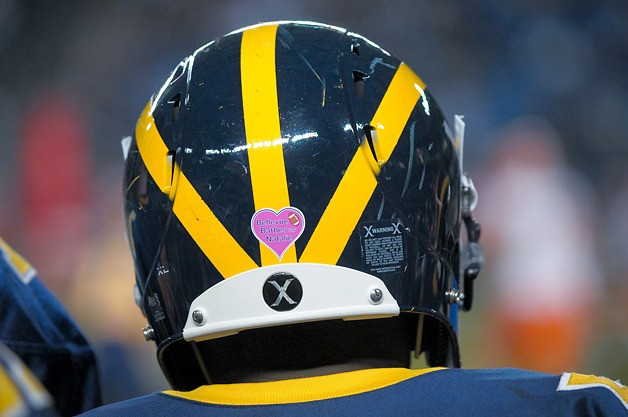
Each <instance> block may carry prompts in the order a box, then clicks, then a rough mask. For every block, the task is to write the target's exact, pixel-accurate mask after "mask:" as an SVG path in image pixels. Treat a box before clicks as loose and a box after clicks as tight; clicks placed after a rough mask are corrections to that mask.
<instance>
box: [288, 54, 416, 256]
mask: <svg viewBox="0 0 628 417" xmlns="http://www.w3.org/2000/svg"><path fill="white" fill-rule="evenodd" d="M424 90H425V84H424V83H423V81H421V79H420V78H419V77H418V76H417V75H416V74H415V73H414V72H413V71H412V70H411V69H410V67H408V66H407V65H406V64H404V63H402V64H401V65H400V66H399V68H398V69H397V72H396V73H395V75H394V77H393V79H392V81H391V82H390V85H389V86H388V89H387V90H386V93H385V94H384V97H383V98H382V101H381V103H380V105H379V107H378V109H377V111H376V112H375V115H374V116H373V119H372V120H371V126H372V127H373V128H374V131H375V134H374V135H373V136H374V138H373V139H374V140H373V147H374V150H375V153H376V155H377V161H375V160H374V158H373V155H372V153H371V151H370V149H369V146H368V144H367V143H366V141H363V143H362V145H361V146H360V148H359V149H358V151H357V152H356V154H355V155H354V157H353V159H352V160H351V162H350V163H349V167H348V168H347V172H346V173H345V175H344V176H343V177H342V180H341V181H340V184H339V185H338V188H337V189H336V191H335V192H334V195H333V196H332V198H331V200H330V202H329V204H328V205H327V208H326V209H325V212H324V213H323V215H322V217H321V219H320V221H319V223H318V225H317V226H316V229H315V230H314V232H313V234H312V237H311V238H310V240H309V242H308V244H307V246H306V247H305V250H304V251H303V254H302V255H301V258H300V259H299V262H319V263H326V264H332V265H333V264H336V262H338V259H339V258H340V255H341V254H342V251H343V250H344V247H345V245H346V244H347V241H348V240H349V237H350V236H351V232H352V231H353V230H354V229H355V226H356V224H357V222H358V221H359V219H360V217H361V216H362V213H363V212H364V209H365V207H366V205H367V204H368V202H369V200H370V199H371V196H372V195H373V192H374V191H375V187H376V186H377V175H379V173H380V170H381V169H380V166H381V165H383V164H385V163H386V162H387V161H388V158H390V155H391V154H392V152H393V150H394V149H395V147H396V146H397V142H398V141H399V137H400V136H401V134H402V132H403V129H404V127H405V126H406V123H407V121H408V118H409V117H410V114H411V113H412V110H413V109H414V107H415V105H416V103H417V101H418V100H419V98H420V97H421V95H422V94H424V93H423V91H424Z"/></svg>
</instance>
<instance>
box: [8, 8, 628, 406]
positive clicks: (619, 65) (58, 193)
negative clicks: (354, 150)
mask: <svg viewBox="0 0 628 417" xmlns="http://www.w3.org/2000/svg"><path fill="white" fill-rule="evenodd" d="M280 19H299V20H314V21H321V22H325V23H329V24H333V25H337V26H342V27H346V28H348V29H350V30H351V31H354V32H358V33H360V34H362V35H364V36H366V37H368V38H370V39H372V40H373V41H375V42H377V43H378V44H379V45H381V46H382V47H383V48H385V49H387V50H388V51H389V52H391V53H392V54H393V55H395V56H397V57H398V58H400V59H402V60H404V61H406V62H407V63H408V64H409V65H410V66H411V67H412V68H413V69H414V70H415V71H416V72H417V73H418V74H419V76H420V77H421V78H422V79H423V81H425V82H426V84H427V85H428V88H430V90H431V91H432V93H433V95H434V96H435V97H436V99H437V101H438V102H439V104H440V106H441V108H442V109H443V111H444V113H445V114H446V115H447V117H448V118H449V119H450V121H451V120H452V118H453V115H454V114H463V115H465V120H466V122H467V128H466V143H465V169H466V170H467V171H468V172H469V173H470V174H471V176H472V177H473V179H474V182H475V184H476V186H477V188H478V189H479V193H480V203H479V206H478V210H477V217H478V218H479V220H480V222H481V223H482V226H483V238H482V241H483V243H484V245H485V249H486V262H487V267H486V269H485V270H484V272H483V273H482V274H481V275H480V277H479V278H478V280H477V281H476V293H477V296H476V297H477V301H476V303H475V307H474V311H472V312H471V313H468V314H463V317H462V318H461V322H462V324H461V338H462V345H463V346H462V349H463V354H464V356H463V362H464V366H466V367H471V368H473V367H486V366H518V367H526V368H531V369H537V370H544V371H548V372H560V371H563V370H574V371H578V372H584V373H596V374H601V375H606V376H608V377H611V378H613V379H617V378H622V379H623V381H624V383H625V382H626V380H627V379H628V324H627V323H628V302H627V300H628V213H627V211H628V137H627V135H628V2H626V1H622V0H617V1H613V0H602V1H574V0H571V1H570V0H536V1H532V0H511V1H509V2H500V1H496V0H466V1H453V0H386V1H375V0H359V1H354V0H349V1H338V0H307V1H305V0H304V1H293V0H283V1H282V0H275V1H253V0H250V1H249V0H231V1H218V0H215V1H199V0H190V1H186V2H174V1H173V2H171V1H164V0H136V1H132V2H129V1H100V2H83V1H63V2H51V1H44V0H39V1H37V0H2V1H1V2H0V54H1V57H2V59H1V60H0V102H2V103H4V104H3V105H2V111H1V112H0V130H1V132H2V136H1V138H0V145H1V148H2V151H1V152H0V194H1V195H2V196H3V198H2V199H1V200H0V236H2V238H3V239H5V240H6V241H7V242H9V243H10V244H11V245H12V246H13V247H14V248H16V249H17V250H18V251H20V252H21V253H22V254H23V255H24V256H25V257H26V258H28V259H29V260H30V262H31V263H32V264H33V265H35V267H36V268H37V269H38V270H39V273H40V276H41V278H42V280H43V281H44V282H45V283H46V284H47V285H48V286H49V287H50V288H51V289H52V290H53V292H54V293H55V294H56V295H57V296H58V297H59V298H60V299H61V301H62V302H63V303H64V304H65V305H66V306H67V307H68V309H69V310H70V311H71V313H72V314H73V315H74V317H75V318H76V319H77V321H78V322H79V325H80V326H81V327H82V328H83V330H84V332H85V333H86V334H87V336H88V338H89V339H90V340H91V341H92V343H93V344H94V345H95V347H96V349H97V351H98V354H99V355H100V360H101V372H102V378H103V385H104V394H105V400H106V401H107V402H110V401H117V400H120V399H124V398H128V397H132V396H136V395H139V394H143V393H146V392H149V391H152V390H160V389H165V388H167V386H166V383H165V380H164V379H163V377H162V376H161V373H160V371H159V370H158V368H157V365H156V360H155V357H154V347H153V346H152V345H151V344H149V343H146V342H145V341H144V338H143V336H142V334H141V328H142V327H143V326H144V324H145V323H144V320H143V318H142V317H141V314H140V312H139V310H138V309H137V308H136V307H135V304H134V301H133V291H132V287H133V282H134V278H133V269H132V263H131V258H130V254H129V252H128V250H127V247H126V243H125V241H124V235H123V214H122V190H121V182H122V181H121V180H122V162H123V160H122V151H121V147H120V140H121V139H122V138H123V137H124V136H125V135H128V134H130V133H132V131H133V129H134V126H135V122H136V120H137V117H138V116H139V114H140V112H141V111H142V109H143V107H144V105H145V103H146V102H147V101H148V99H149V97H150V95H151V94H152V93H153V92H155V91H156V90H157V89H158V88H159V86H160V85H161V83H162V82H163V81H164V80H165V78H166V77H167V76H168V75H169V73H170V71H171V70H172V69H173V68H174V67H175V65H176V64H177V63H178V62H179V61H180V60H181V59H182V58H183V57H185V56H186V55H188V54H190V53H191V52H193V51H194V50H195V49H196V48H197V47H199V46H201V45H203V44H205V43H206V42H208V41H209V40H211V39H213V38H214V37H217V36H220V35H222V34H224V33H226V32H230V31H232V30H235V29H237V28H240V27H242V26H246V25H250V24H254V23H258V22H260V21H266V20H280Z"/></svg>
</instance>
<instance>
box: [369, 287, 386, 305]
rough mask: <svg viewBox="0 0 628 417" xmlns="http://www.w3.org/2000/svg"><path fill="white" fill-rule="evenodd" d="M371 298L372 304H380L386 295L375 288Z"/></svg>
mask: <svg viewBox="0 0 628 417" xmlns="http://www.w3.org/2000/svg"><path fill="white" fill-rule="evenodd" d="M369 297H370V298H371V303H373V304H379V303H381V302H382V299H383V298H384V293H383V292H382V290H380V289H379V288H373V289H372V290H371V294H370V295H369Z"/></svg>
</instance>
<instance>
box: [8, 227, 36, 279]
mask: <svg viewBox="0 0 628 417" xmlns="http://www.w3.org/2000/svg"><path fill="white" fill-rule="evenodd" d="M0 249H1V250H2V252H3V254H4V258H5V259H6V261H7V262H8V263H9V265H10V266H11V267H12V268H13V270H14V271H15V273H16V274H17V275H18V276H19V277H20V280H21V281H22V282H23V283H24V284H28V283H29V282H31V280H32V279H33V278H35V276H36V275H37V271H36V270H35V268H33V266H32V265H31V264H30V263H29V262H28V261H27V260H26V259H24V258H23V257H22V255H20V254H19V253H17V252H16V251H15V250H14V249H13V248H12V247H11V246H9V244H8V243H7V242H5V241H4V240H3V239H2V238H0Z"/></svg>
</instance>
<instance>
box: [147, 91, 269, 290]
mask: <svg viewBox="0 0 628 417" xmlns="http://www.w3.org/2000/svg"><path fill="white" fill-rule="evenodd" d="M135 139H136V141H137V147H138V149H139V151H140V155H141V156H142V159H143V161H144V164H145V165H146V168H147V169H148V172H149V173H150V175H151V176H152V177H153V180H154V181H155V183H156V184H157V186H158V187H159V189H160V190H161V191H162V192H163V193H164V194H168V196H169V198H170V200H172V201H173V202H174V206H173V211H174V214H175V215H176V216H177V218H178V219H179V221H180V222H181V224H183V226H184V227H185V229H186V230H187V231H188V233H189V234H190V236H192V239H194V241H195V242H196V244H197V245H198V247H199V248H200V249H201V250H202V251H203V253H204V254H205V256H207V258H208V259H209V260H210V261H211V263H212V264H213V265H214V266H215V267H216V269H217V270H218V272H220V274H221V275H222V276H223V277H225V278H229V277H231V276H233V275H236V274H238V273H240V272H243V271H247V270H249V269H254V268H257V264H256V263H255V262H254V261H253V260H252V259H251V257H250V256H249V255H248V254H247V253H246V252H245V251H244V249H242V247H241V246H240V245H239V244H238V242H236V240H235V239H234V238H233V236H231V234H230V233H229V232H228V231H227V229H225V227H224V226H223V224H222V223H221V222H220V220H218V218H217V217H216V215H215V214H214V213H213V212H212V211H211V209H210V208H209V207H208V206H207V204H205V202H204V201H203V199H202V198H201V196H200V195H199V194H198V192H197V191H196V190H195V189H194V187H193V186H192V184H191V183H190V181H189V180H188V179H187V177H186V176H185V174H184V173H183V172H181V170H180V168H179V166H178V165H177V164H176V163H175V162H174V161H173V160H172V157H171V156H170V153H169V150H168V147H167V146H166V144H165V143H164V141H163V139H162V138H161V135H160V134H159V131H158V130H157V127H156V126H155V120H154V119H153V116H152V114H151V112H150V103H148V105H147V106H146V108H145V109H144V111H143V112H142V115H141V116H140V119H139V121H138V123H137V127H136V129H135ZM172 164H174V166H173V165H172ZM175 192H176V196H177V198H176V199H175V198H174V196H175Z"/></svg>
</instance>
